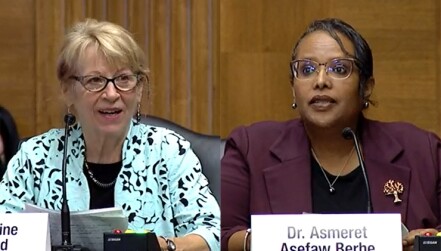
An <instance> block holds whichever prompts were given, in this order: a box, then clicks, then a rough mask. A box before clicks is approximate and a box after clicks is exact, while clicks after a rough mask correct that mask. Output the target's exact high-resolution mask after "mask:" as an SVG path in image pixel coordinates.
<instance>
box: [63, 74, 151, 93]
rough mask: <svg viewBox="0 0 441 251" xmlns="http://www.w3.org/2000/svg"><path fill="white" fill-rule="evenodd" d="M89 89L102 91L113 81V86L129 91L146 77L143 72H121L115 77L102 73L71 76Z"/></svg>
mask: <svg viewBox="0 0 441 251" xmlns="http://www.w3.org/2000/svg"><path fill="white" fill-rule="evenodd" d="M70 78H71V79H74V80H76V81H78V82H80V84H81V85H82V86H83V87H84V88H85V89H86V90H88V91H91V92H100V91H102V90H104V89H106V87H107V85H108V84H109V83H110V82H111V83H112V84H113V86H115V88H116V89H117V90H119V91H123V92H127V91H130V90H132V89H133V88H135V87H136V85H137V84H138V82H139V81H140V80H141V79H142V78H144V75H142V74H121V75H119V76H116V77H114V78H106V77H104V76H100V75H86V76H71V77H70Z"/></svg>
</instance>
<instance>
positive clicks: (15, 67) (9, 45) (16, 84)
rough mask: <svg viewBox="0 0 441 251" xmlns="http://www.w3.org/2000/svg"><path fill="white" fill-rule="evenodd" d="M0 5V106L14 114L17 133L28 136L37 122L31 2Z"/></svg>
mask: <svg viewBox="0 0 441 251" xmlns="http://www.w3.org/2000/svg"><path fill="white" fill-rule="evenodd" d="M0 5H1V6H2V8H0V32H1V34H2V35H1V39H0V105H2V106H5V107H6V108H7V109H8V110H9V111H10V112H11V113H12V114H13V115H14V117H15V119H16V123H17V125H18V127H19V128H20V134H22V135H28V134H30V133H32V132H33V131H34V128H35V126H36V123H37V122H36V116H37V114H36V113H37V110H36V107H35V102H36V96H35V82H34V79H35V69H34V61H35V49H36V48H35V44H34V42H33V35H34V32H35V30H34V24H33V21H34V19H35V14H34V13H35V12H34V10H35V5H34V3H33V2H32V1H29V0H17V1H8V0H0ZM6 6H7V8H6Z"/></svg>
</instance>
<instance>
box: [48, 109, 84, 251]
mask: <svg viewBox="0 0 441 251" xmlns="http://www.w3.org/2000/svg"><path fill="white" fill-rule="evenodd" d="M75 120H76V119H75V116H74V115H73V114H71V113H68V114H66V115H64V125H65V126H64V146H63V165H62V167H61V168H62V169H61V173H62V179H63V180H62V189H63V191H62V193H63V195H62V199H63V202H62V205H61V245H55V246H52V251H82V250H84V251H86V250H88V249H87V248H82V247H81V246H79V245H72V243H71V232H70V210H69V205H68V204H67V198H66V197H67V195H66V194H67V189H66V163H67V145H68V143H69V141H68V138H69V126H71V125H73V124H74V123H75Z"/></svg>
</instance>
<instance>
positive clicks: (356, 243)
mask: <svg viewBox="0 0 441 251" xmlns="http://www.w3.org/2000/svg"><path fill="white" fill-rule="evenodd" d="M251 233H252V234H251V248H252V250H253V251H268V250H278V251H319V250H320V251H331V250H332V251H374V250H375V251H390V250H401V249H402V240H401V216H400V215H399V214H299V215H252V216H251Z"/></svg>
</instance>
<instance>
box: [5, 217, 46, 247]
mask: <svg viewBox="0 0 441 251" xmlns="http://www.w3.org/2000/svg"><path fill="white" fill-rule="evenodd" d="M50 249H51V246H50V233H49V222H48V214H45V213H43V214H41V213H36V214H34V213H29V214H28V213H26V214H24V213H13V214H0V250H8V251H23V250H33V251H50Z"/></svg>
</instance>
